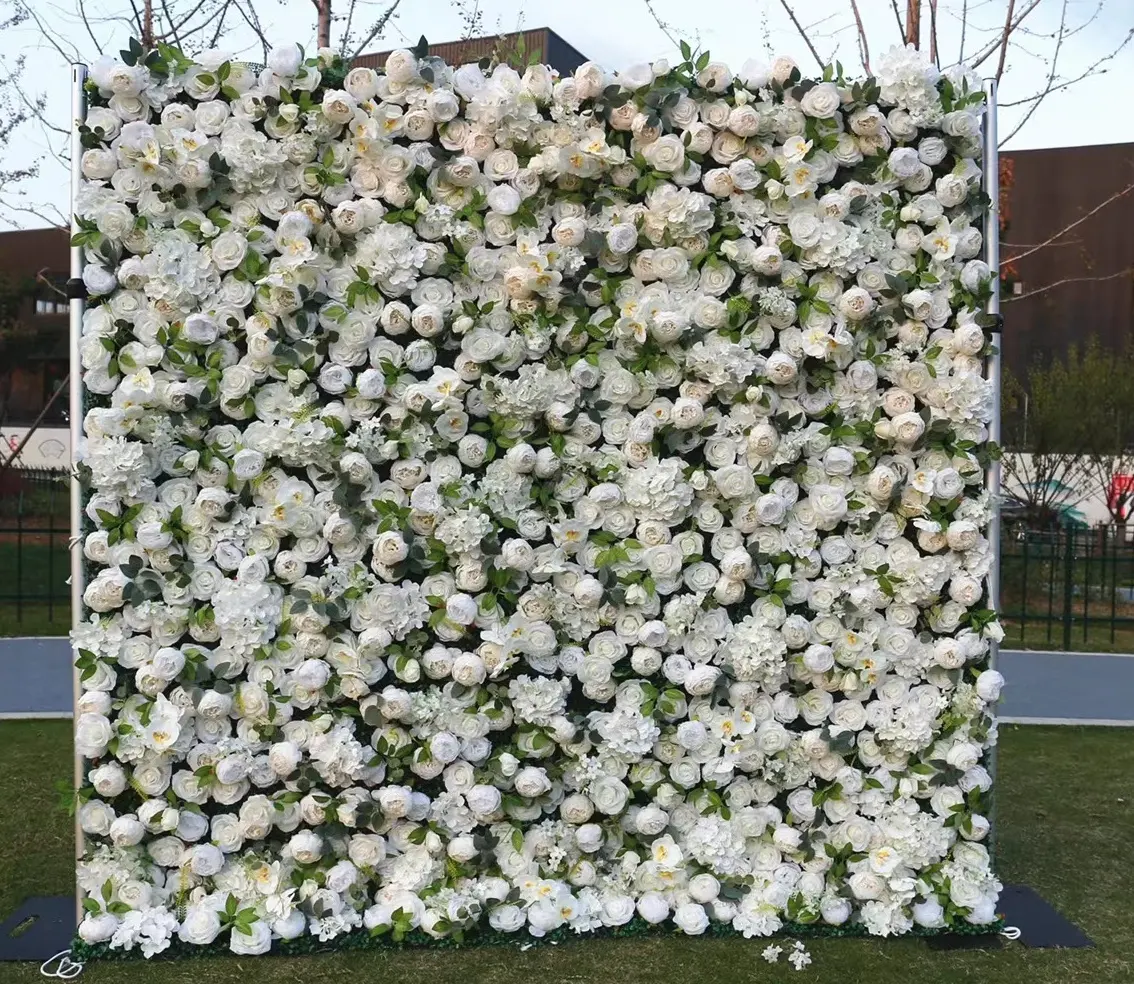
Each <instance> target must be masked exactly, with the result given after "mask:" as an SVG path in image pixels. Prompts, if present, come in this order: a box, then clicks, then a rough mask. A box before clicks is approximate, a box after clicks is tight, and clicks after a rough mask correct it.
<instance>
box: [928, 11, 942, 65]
mask: <svg viewBox="0 0 1134 984" xmlns="http://www.w3.org/2000/svg"><path fill="white" fill-rule="evenodd" d="M929 60H930V61H932V62H933V64H934V65H940V64H941V54H940V51H939V50H938V47H937V0H929Z"/></svg>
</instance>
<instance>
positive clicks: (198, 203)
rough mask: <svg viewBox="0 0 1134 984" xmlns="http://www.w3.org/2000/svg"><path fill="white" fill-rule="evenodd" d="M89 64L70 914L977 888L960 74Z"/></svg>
mask: <svg viewBox="0 0 1134 984" xmlns="http://www.w3.org/2000/svg"><path fill="white" fill-rule="evenodd" d="M123 55H124V57H125V60H126V62H128V63H130V64H124V63H122V62H118V61H115V60H113V59H102V60H100V61H99V62H98V63H96V64H95V65H94V66H93V68H92V71H91V80H90V81H89V82H88V95H89V101H90V105H91V108H90V110H89V112H88V114H87V118H86V121H85V123H84V124H83V125H82V127H81V131H82V137H83V145H84V147H85V148H87V149H86V150H85V152H84V154H83V155H82V160H81V168H82V173H83V176H84V184H83V188H82V192H81V194H80V197H79V201H78V204H77V215H78V221H79V225H80V232H79V234H78V236H77V237H76V242H78V243H79V244H81V245H83V246H84V247H85V251H86V256H87V266H86V270H85V274H84V281H85V283H86V285H87V288H88V290H89V293H90V301H89V304H88V308H87V311H86V314H85V317H84V321H83V333H82V339H81V359H82V371H83V381H84V386H85V390H86V393H87V395H88V408H87V410H86V413H85V417H84V431H85V442H84V446H83V448H82V451H81V457H82V465H81V473H82V476H83V478H84V480H85V481H86V482H87V485H88V497H87V503H86V509H85V515H86V520H87V523H88V526H87V529H86V530H85V532H84V536H83V541H82V549H83V551H84V554H85V557H86V558H87V561H88V577H87V583H86V586H85V592H84V602H85V606H86V609H87V618H88V620H87V621H85V622H84V624H83V625H82V627H81V628H80V629H79V630H77V631H76V632H75V634H74V642H75V647H76V650H77V653H78V665H79V667H80V670H81V676H82V686H83V696H82V699H81V701H80V705H79V708H78V710H79V716H78V718H77V722H76V731H77V746H78V753H79V754H80V755H81V756H82V757H83V759H84V769H83V775H84V777H85V778H84V783H83V785H82V787H81V789H80V790H79V795H78V800H79V804H80V805H79V817H80V822H81V825H82V828H83V830H84V831H85V833H86V853H85V857H84V859H83V861H82V862H81V863H80V867H79V881H80V885H81V887H82V890H83V892H84V893H85V895H86V899H85V902H84V907H85V909H86V916H85V918H84V920H83V922H82V925H81V927H80V935H81V936H82V937H83V939H84V940H85V941H87V942H88V943H91V944H106V947H107V948H109V949H127V950H129V949H134V948H138V949H140V950H141V951H142V952H143V953H145V954H146V955H147V956H149V955H152V954H153V953H156V952H160V951H161V950H163V949H165V948H166V947H168V946H169V945H170V943H171V941H172V940H173V939H174V938H177V939H179V940H180V941H182V943H184V944H196V945H208V944H214V943H215V944H216V945H221V946H228V947H231V949H232V950H234V951H236V952H239V953H261V952H264V951H266V950H268V949H269V948H270V947H271V946H272V945H273V941H279V940H292V939H295V938H297V937H303V936H312V937H317V938H318V940H320V941H328V940H335V939H336V938H339V937H342V936H343V935H344V934H349V933H352V932H357V933H359V934H364V933H370V934H372V935H374V936H386V937H388V938H392V939H395V940H402V939H405V938H407V937H409V938H411V939H414V938H420V936H421V934H424V935H425V936H428V937H456V938H458V939H460V938H463V937H464V935H465V934H466V933H469V932H471V931H472V930H474V929H480V930H487V929H491V930H495V931H499V932H503V933H517V934H522V935H525V936H526V935H527V934H531V935H534V936H543V935H545V934H548V933H554V932H556V931H559V932H561V933H562V932H566V933H570V932H572V931H573V932H575V933H584V932H589V931H594V930H602V929H606V928H611V927H618V926H622V925H624V924H627V923H633V924H634V925H635V926H639V925H642V924H667V925H669V926H674V925H675V926H676V927H677V928H678V929H679V930H681V931H683V932H685V933H688V934H699V933H702V932H705V931H706V930H707V929H708V928H709V927H710V926H711V925H712V924H719V925H721V926H731V927H732V929H733V930H735V931H737V932H738V933H740V934H743V935H744V936H745V937H752V936H766V935H769V934H772V933H775V932H776V931H777V930H779V929H780V928H781V927H787V928H791V927H799V926H800V925H801V924H807V923H819V924H827V925H832V926H845V927H848V928H853V929H855V930H857V931H864V932H868V933H872V934H881V935H888V934H896V933H904V932H907V931H910V930H912V929H915V928H916V927H922V928H927V929H932V928H937V927H942V926H949V927H957V926H965V925H967V924H977V925H981V924H988V923H991V922H993V921H994V920H995V918H996V913H995V904H996V898H997V893H998V891H999V888H1000V886H999V883H998V882H997V880H996V878H995V876H994V874H993V873H992V871H991V869H990V861H989V853H988V850H987V849H986V847H985V846H984V844H983V843H982V842H983V841H984V840H985V839H986V836H987V834H988V830H989V822H988V820H987V819H986V815H987V813H988V812H989V809H988V807H989V787H990V778H989V773H988V772H987V771H986V769H985V768H984V767H983V766H982V764H981V763H982V761H984V759H985V754H986V752H987V750H988V749H989V747H990V746H991V745H992V744H993V743H994V741H995V738H996V730H995V724H994V722H993V719H992V716H991V706H992V704H993V703H994V702H995V700H996V697H997V694H998V692H999V688H1000V683H1001V680H1000V677H999V675H998V674H997V673H995V671H991V670H989V669H987V661H988V653H989V642H990V638H994V637H995V636H996V634H997V633H998V632H999V629H998V626H997V624H996V622H995V615H994V613H992V612H990V611H988V610H986V609H985V607H984V598H985V597H986V593H985V588H984V579H985V577H986V575H987V574H988V572H989V568H990V558H991V545H990V543H989V541H988V540H987V539H986V537H985V530H986V528H987V525H988V523H989V520H990V516H991V505H990V500H989V496H988V494H987V492H986V490H985V488H984V480H983V469H984V467H985V466H986V465H987V463H988V458H989V456H990V455H991V454H994V453H995V448H993V447H991V446H989V445H988V443H987V437H988V429H987V424H988V422H989V420H990V416H991V413H992V402H991V401H992V391H991V386H990V384H989V382H988V381H987V380H986V379H985V378H984V377H983V372H982V365H983V356H985V355H986V354H987V353H988V351H989V346H990V340H989V336H988V335H987V334H986V331H985V329H984V328H983V327H982V322H981V316H980V311H981V309H982V306H983V302H984V301H985V299H986V298H987V297H988V292H989V269H988V267H987V266H986V264H985V263H983V262H982V260H981V259H980V255H981V250H982V242H981V232H980V226H981V222H982V220H981V214H982V208H983V201H984V199H983V196H982V194H981V192H980V161H979V157H980V128H981V113H982V96H981V94H980V91H979V86H978V85H976V84H975V83H974V80H973V78H972V77H971V76H969V75H966V74H964V73H963V72H959V71H958V72H953V73H951V74H947V75H941V74H939V73H938V72H937V71H936V70H935V69H934V68H932V67H931V66H930V65H929V64H928V63H927V62H926V61H925V59H924V57H923V56H922V55H921V54H920V53H919V52H916V51H913V50H912V49H911V50H902V49H897V50H895V51H892V52H890V53H889V54H887V55H886V56H885V57H884V58H883V59H882V60H881V62H880V65H879V70H878V74H877V77H876V78H871V79H864V80H861V81H858V82H852V81H849V80H847V79H845V78H843V77H842V69H841V68H838V69H837V70H836V69H830V70H828V71H827V72H826V74H825V75H824V77H823V78H822V79H807V80H805V79H803V78H801V71H800V69H799V68H797V67H796V66H795V64H794V62H792V61H791V60H790V59H787V58H780V59H777V60H776V61H775V62H774V63H773V64H772V65H770V66H764V65H760V64H757V63H749V64H746V65H745V66H744V67H743V68H742V69H741V71H740V72H739V73H738V74H736V75H734V74H733V73H732V72H730V71H729V69H728V68H727V67H726V66H724V65H723V64H720V63H717V62H713V61H710V60H709V57H708V55H700V56H698V55H696V54H694V53H691V52H688V51H686V52H684V57H685V59H686V60H685V61H684V62H683V63H682V64H680V65H678V66H676V67H670V66H667V65H665V64H662V63H656V64H654V65H652V66H651V65H641V66H635V67H632V68H631V69H629V70H628V71H626V72H624V73H622V74H619V75H613V74H609V73H606V72H604V71H603V69H601V68H600V67H598V66H597V65H594V64H590V63H588V64H586V65H583V66H582V67H581V68H579V69H578V71H577V72H576V73H575V75H574V76H573V77H569V78H557V77H556V76H555V75H554V74H553V73H551V72H550V71H549V70H548V69H546V68H544V67H540V66H535V67H530V68H528V69H527V70H526V71H525V72H524V73H523V74H522V75H521V74H518V73H517V72H516V71H514V70H512V69H511V68H509V67H507V66H503V65H497V66H478V65H466V66H463V67H460V68H456V69H453V68H450V67H449V66H447V65H445V64H443V63H442V62H441V61H440V60H438V59H436V58H431V57H427V56H425V54H424V50H419V52H418V53H417V54H415V53H413V52H410V51H399V52H395V53H394V54H393V55H392V56H391V58H390V60H389V62H388V63H387V65H386V68H385V70H384V73H375V72H374V71H372V70H370V69H367V68H356V69H353V70H349V71H348V70H347V67H346V66H343V65H342V64H341V62H339V61H338V60H337V59H336V58H335V57H334V56H332V55H330V54H329V53H320V54H319V55H318V56H317V57H305V56H304V53H303V52H302V50H301V49H300V48H298V47H297V46H295V45H286V46H283V47H280V48H277V49H275V50H274V51H273V52H272V55H271V58H270V62H269V65H268V67H267V68H265V69H264V70H262V71H260V72H258V73H257V72H256V71H254V70H253V69H251V68H249V67H248V66H246V65H243V64H239V63H237V62H234V61H232V60H230V59H229V58H228V57H227V56H226V55H224V54H223V53H219V52H205V53H203V54H202V55H200V56H198V57H197V58H196V59H195V60H190V59H188V58H186V57H184V56H183V55H182V54H181V53H180V52H178V51H176V50H174V49H172V48H168V47H165V46H161V47H160V48H159V49H158V50H157V51H154V52H143V51H141V50H140V48H138V47H137V45H134V46H132V48H131V50H129V51H127V52H124V53H123Z"/></svg>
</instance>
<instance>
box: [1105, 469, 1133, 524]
mask: <svg viewBox="0 0 1134 984" xmlns="http://www.w3.org/2000/svg"><path fill="white" fill-rule="evenodd" d="M1131 499H1134V475H1115V476H1114V477H1113V478H1112V479H1111V480H1110V492H1108V493H1107V497H1106V504H1107V506H1108V507H1109V508H1110V511H1111V512H1114V511H1115V509H1116V508H1118V516H1119V518H1120V519H1126V518H1127V517H1129V515H1130V504H1131ZM1120 504H1121V506H1120Z"/></svg>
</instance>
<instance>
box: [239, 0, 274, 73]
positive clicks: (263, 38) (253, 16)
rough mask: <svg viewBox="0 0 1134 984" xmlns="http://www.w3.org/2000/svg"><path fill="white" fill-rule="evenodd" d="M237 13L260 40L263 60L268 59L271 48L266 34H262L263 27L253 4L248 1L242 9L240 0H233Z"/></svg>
mask: <svg viewBox="0 0 1134 984" xmlns="http://www.w3.org/2000/svg"><path fill="white" fill-rule="evenodd" d="M235 6H236V11H237V13H239V14H240V16H241V17H243V18H244V23H245V24H247V25H248V27H249V28H251V30H252V33H253V34H255V35H256V37H257V38H259V40H260V46H261V47H262V48H263V50H264V61H267V60H268V52H269V51H270V50H271V47H272V46H271V44H269V43H268V38H267V35H265V34H264V29H263V28H262V27H261V26H260V17H259V15H258V14H257V13H256V6H255V4H253V3H251V2H249V4H248V9H247V10H245V9H244V4H243V3H242V2H241V0H235Z"/></svg>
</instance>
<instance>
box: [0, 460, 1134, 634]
mask: <svg viewBox="0 0 1134 984" xmlns="http://www.w3.org/2000/svg"><path fill="white" fill-rule="evenodd" d="M69 496H70V492H69V487H68V482H67V475H66V473H63V472H58V471H37V470H32V469H9V470H8V471H5V472H3V473H0V634H4V635H20V634H29V635H36V634H42V633H53V632H54V633H59V632H65V631H66V629H67V626H68V624H69V620H70V589H69V586H68V583H67V582H68V578H69V577H70V568H69V564H70V561H69V556H68V543H69V538H70V531H69V512H68V509H69ZM1000 580H1001V619H1002V622H1003V624H1004V627H1005V631H1006V634H1007V635H1006V640H1005V643H1004V644H1005V645H1006V646H1014V647H1021V648H1028V647H1032V648H1059V649H1072V650H1073V649H1079V650H1088V649H1106V650H1122V651H1128V652H1134V525H1132V526H1129V527H1127V526H1099V527H1095V528H1092V529H1088V528H1084V527H1066V528H1054V529H1043V530H1038V529H1029V528H1026V527H1024V526H1022V525H1019V524H1016V525H1013V524H1011V523H1005V524H1004V532H1003V538H1002V542H1001V560H1000Z"/></svg>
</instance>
